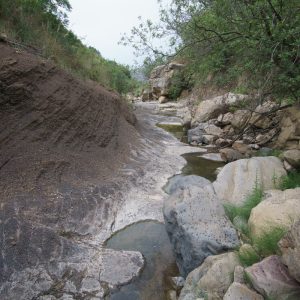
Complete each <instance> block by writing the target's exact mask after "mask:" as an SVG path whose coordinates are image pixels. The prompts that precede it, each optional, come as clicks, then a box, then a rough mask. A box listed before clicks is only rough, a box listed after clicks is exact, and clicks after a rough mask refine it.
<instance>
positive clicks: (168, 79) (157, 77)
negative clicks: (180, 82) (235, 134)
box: [149, 62, 184, 103]
mask: <svg viewBox="0 0 300 300" xmlns="http://www.w3.org/2000/svg"><path fill="white" fill-rule="evenodd" d="M183 68H184V65H183V64H180V63H177V62H171V63H169V64H167V65H162V66H158V67H156V68H154V69H153V70H152V72H151V74H150V79H149V84H150V91H151V93H152V97H153V98H154V99H159V98H160V97H164V101H160V103H165V102H167V98H168V96H169V89H170V87H171V84H172V78H173V76H174V75H175V74H176V72H178V71H180V70H182V69H183ZM161 99H162V98H161Z"/></svg>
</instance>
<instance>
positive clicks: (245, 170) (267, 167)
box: [213, 157, 286, 204]
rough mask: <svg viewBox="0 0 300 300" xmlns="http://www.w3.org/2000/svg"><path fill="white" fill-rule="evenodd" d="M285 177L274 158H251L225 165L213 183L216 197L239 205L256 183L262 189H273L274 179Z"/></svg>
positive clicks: (278, 161) (282, 169) (277, 160)
mask: <svg viewBox="0 0 300 300" xmlns="http://www.w3.org/2000/svg"><path fill="white" fill-rule="evenodd" d="M283 175H286V171H285V169H284V167H283V164H282V162H281V161H280V160H279V159H278V158H276V157H253V158H250V159H241V160H238V161H236V162H232V163H230V164H227V165H226V166H225V167H224V168H223V169H222V171H221V172H220V174H219V175H218V177H217V180H216V181H215V182H214V183H213V186H214V189H215V191H216V194H217V195H218V197H219V198H220V199H221V200H222V201H224V202H230V203H233V204H241V203H243V201H244V200H245V198H246V197H247V196H248V195H249V194H250V193H251V192H252V191H253V189H254V188H255V185H256V183H257V184H258V185H260V184H261V185H262V187H263V189H264V190H266V189H272V188H273V187H274V178H275V177H276V178H280V177H281V176H283Z"/></svg>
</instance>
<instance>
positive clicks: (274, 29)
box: [123, 0, 300, 102]
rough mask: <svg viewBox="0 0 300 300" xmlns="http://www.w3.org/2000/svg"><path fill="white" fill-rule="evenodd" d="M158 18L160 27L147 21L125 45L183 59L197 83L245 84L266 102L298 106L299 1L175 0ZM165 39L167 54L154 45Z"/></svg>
mask: <svg viewBox="0 0 300 300" xmlns="http://www.w3.org/2000/svg"><path fill="white" fill-rule="evenodd" d="M159 2H160V1H159ZM160 16H161V17H160V20H161V22H160V23H159V24H153V23H152V22H151V21H149V20H148V21H146V22H144V23H142V24H140V25H139V26H137V27H135V28H133V29H132V32H131V34H130V35H127V36H124V37H123V42H124V43H131V44H133V45H134V46H135V48H136V50H137V51H139V52H143V53H145V52H148V53H152V55H154V56H168V57H169V58H172V57H182V58H184V59H185V60H186V62H187V63H188V68H189V70H190V72H191V73H192V74H193V76H194V79H195V81H197V80H198V81H199V80H204V79H205V78H206V77H207V76H208V75H213V78H214V80H215V82H216V83H217V84H220V85H224V86H226V85H228V84H229V85H230V84H231V83H232V82H235V83H236V82H238V81H239V79H240V78H246V80H245V81H244V82H243V85H244V88H245V89H247V90H250V91H251V92H254V93H256V94H259V95H260V96H261V97H262V98H264V97H266V96H267V95H271V96H273V97H274V98H276V99H277V100H283V99H284V100H290V101H293V102H295V101H296V102H297V101H299V99H300V64H299V62H300V2H299V0H289V1H284V0H172V2H171V5H170V6H169V7H167V8H164V7H163V6H162V5H161V9H160ZM149 36H151V38H149ZM165 37H168V39H169V48H168V51H167V53H163V51H162V49H158V48H154V47H153V43H152V40H153V39H157V38H159V39H160V38H165Z"/></svg>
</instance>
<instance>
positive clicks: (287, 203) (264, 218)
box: [248, 188, 300, 238]
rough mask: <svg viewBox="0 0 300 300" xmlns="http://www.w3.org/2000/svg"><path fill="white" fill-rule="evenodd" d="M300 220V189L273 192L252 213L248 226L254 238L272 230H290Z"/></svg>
mask: <svg viewBox="0 0 300 300" xmlns="http://www.w3.org/2000/svg"><path fill="white" fill-rule="evenodd" d="M299 219H300V188H297V189H290V190H285V191H280V190H271V191H267V192H266V193H265V197H264V199H263V201H261V202H260V203H259V204H258V205H257V206H256V207H254V208H253V209H252V211H251V215H250V218H249V221H248V225H249V228H250V231H251V236H252V237H253V238H258V237H260V236H261V235H262V234H263V233H265V232H268V231H269V230H271V229H272V228H275V227H276V228H286V229H289V228H290V227H291V226H292V224H293V223H294V222H295V221H298V220H299Z"/></svg>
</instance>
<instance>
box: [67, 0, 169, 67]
mask: <svg viewBox="0 0 300 300" xmlns="http://www.w3.org/2000/svg"><path fill="white" fill-rule="evenodd" d="M165 1H167V0H165ZM70 3H71V5H72V7H73V9H72V12H71V13H70V14H69V21H70V25H69V27H70V29H71V30H72V31H73V32H74V33H75V34H76V35H77V36H78V37H79V38H81V39H82V40H83V42H84V44H86V45H88V46H93V47H94V48H96V49H98V50H99V51H100V53H101V54H102V56H103V57H105V58H108V59H111V60H115V61H116V62H118V63H122V64H126V65H133V64H134V62H135V61H136V60H138V61H139V62H142V58H137V57H135V56H134V53H133V49H132V48H131V47H130V46H127V47H125V46H122V45H118V42H119V41H120V39H121V37H122V34H123V33H130V30H131V28H132V27H133V26H136V25H138V24H139V20H138V17H139V16H141V17H142V18H143V19H151V20H153V21H158V19H159V5H158V3H157V0H70Z"/></svg>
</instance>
